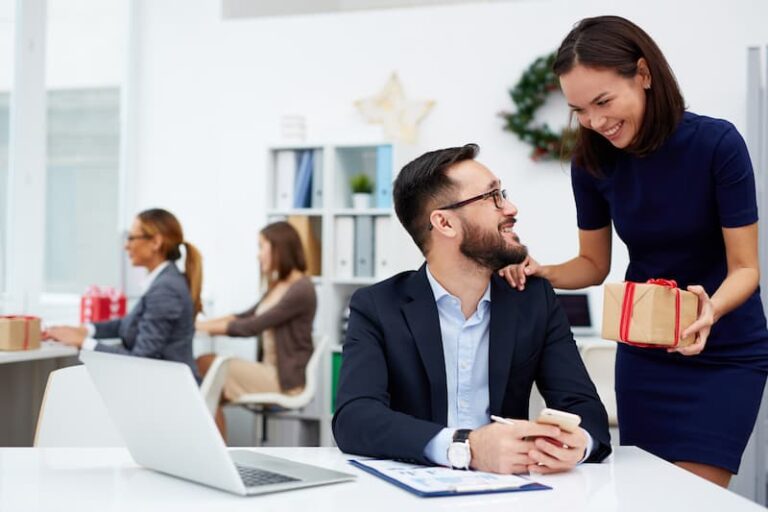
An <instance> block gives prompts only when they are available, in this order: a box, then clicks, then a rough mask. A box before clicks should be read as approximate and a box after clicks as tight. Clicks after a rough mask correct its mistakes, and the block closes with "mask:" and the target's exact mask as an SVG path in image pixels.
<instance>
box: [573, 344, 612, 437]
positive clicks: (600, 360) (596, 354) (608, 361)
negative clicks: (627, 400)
mask: <svg viewBox="0 0 768 512" xmlns="http://www.w3.org/2000/svg"><path fill="white" fill-rule="evenodd" d="M580 352H581V359H582V360H583V361H584V366H586V367H587V372H589V376H590V377H591V378H592V382H594V384H595V387H596V388H597V394H598V396H599V397H600V400H601V401H602V402H603V405H605V410H606V412H607V413H608V426H609V427H618V425H619V422H618V417H617V414H616V391H615V388H614V382H615V377H614V368H615V366H616V343H613V342H610V341H605V342H604V343H596V344H589V345H585V346H583V347H581V350H580Z"/></svg>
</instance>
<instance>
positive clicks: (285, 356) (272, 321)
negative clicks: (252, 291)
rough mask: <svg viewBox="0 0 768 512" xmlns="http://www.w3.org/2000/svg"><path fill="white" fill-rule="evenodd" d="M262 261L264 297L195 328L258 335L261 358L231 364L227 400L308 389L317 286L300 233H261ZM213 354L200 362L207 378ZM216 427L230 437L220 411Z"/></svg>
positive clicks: (275, 227) (279, 228)
mask: <svg viewBox="0 0 768 512" xmlns="http://www.w3.org/2000/svg"><path fill="white" fill-rule="evenodd" d="M259 263H260V265H261V275H262V277H263V278H264V280H265V281H266V288H267V291H266V293H265V294H264V295H263V296H262V298H261V300H260V301H259V302H258V303H256V305H254V306H253V307H252V308H250V309H248V310H247V311H244V312H242V313H239V314H236V315H228V316H224V317H220V318H215V319H212V320H205V321H199V322H197V324H196V327H197V330H199V331H204V332H207V333H209V334H211V335H216V334H224V335H227V336H234V337H251V336H259V338H260V340H259V341H260V344H259V345H260V350H259V354H260V360H259V361H258V362H253V361H246V360H243V359H232V360H230V361H229V364H228V370H227V379H226V383H225V384H224V391H223V395H224V396H223V398H224V399H225V400H229V401H232V400H236V399H237V398H238V397H240V395H244V394H249V393H267V392H273V393H286V394H291V395H292V394H297V393H300V392H301V391H302V390H303V389H304V384H305V382H304V369H305V367H306V366H307V362H308V361H309V358H310V356H311V355H312V350H313V347H312V321H313V320H314V317H315V310H316V309H317V297H316V296H315V287H314V285H313V284H312V281H311V279H310V278H309V277H308V276H306V275H305V274H304V272H305V271H306V269H307V264H306V259H305V257H304V250H303V249H302V246H301V240H300V239H299V234H298V233H297V232H296V230H295V229H294V228H293V226H291V225H290V224H288V223H287V222H275V223H273V224H269V225H268V226H266V227H265V228H264V229H262V230H261V233H260V234H259ZM214 358H215V354H206V355H203V356H200V357H199V358H198V359H197V363H198V367H199V369H200V374H201V375H205V373H206V372H207V371H208V368H209V367H210V365H211V363H212V362H213V359H214ZM216 424H217V425H218V427H219V430H220V431H221V433H222V435H223V436H224V437H225V439H226V426H225V423H224V415H223V414H222V411H221V408H219V410H218V412H217V414H216Z"/></svg>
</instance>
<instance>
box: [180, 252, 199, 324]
mask: <svg viewBox="0 0 768 512" xmlns="http://www.w3.org/2000/svg"><path fill="white" fill-rule="evenodd" d="M182 243H183V244H184V248H185V249H186V251H185V252H186V258H185V259H184V278H185V279H186V280H187V285H188V286H189V294H190V295H191V296H192V303H193V305H194V308H195V316H197V314H198V313H200V312H201V311H202V310H203V303H202V301H201V300H200V292H201V290H202V288H203V257H202V256H201V255H200V251H198V250H197V247H195V246H194V245H192V244H191V243H189V242H182Z"/></svg>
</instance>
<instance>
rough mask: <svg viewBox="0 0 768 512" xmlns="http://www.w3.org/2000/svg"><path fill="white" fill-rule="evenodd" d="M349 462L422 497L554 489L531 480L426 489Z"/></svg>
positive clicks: (368, 466)
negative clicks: (520, 483)
mask: <svg viewBox="0 0 768 512" xmlns="http://www.w3.org/2000/svg"><path fill="white" fill-rule="evenodd" d="M381 460H383V459H372V460H370V461H371V462H374V461H381ZM349 463H350V464H352V465H353V466H355V467H357V468H360V469H362V470H363V471H365V472H367V473H370V474H372V475H375V476H377V477H378V478H381V479H382V480H385V481H387V482H389V483H391V484H394V485H396V486H397V487H400V488H401V489H405V490H406V491H408V492H410V493H413V494H415V495H417V496H420V497H422V498H437V497H442V496H468V495H472V494H495V493H501V492H526V491H545V490H551V489H552V488H551V487H549V486H547V485H544V484H540V483H538V482H533V481H531V482H530V483H527V484H524V485H514V486H506V487H505V486H503V485H476V486H466V487H460V486H458V487H456V486H452V485H446V486H445V488H444V489H436V490H432V491H424V490H422V489H418V488H416V487H413V486H411V485H409V484H408V483H406V482H404V481H403V480H399V479H398V478H396V477H394V476H392V475H390V474H387V473H384V472H382V471H380V470H378V469H376V468H374V467H371V466H370V465H367V464H366V461H360V460H354V459H350V460H349ZM427 467H428V466H425V468H427Z"/></svg>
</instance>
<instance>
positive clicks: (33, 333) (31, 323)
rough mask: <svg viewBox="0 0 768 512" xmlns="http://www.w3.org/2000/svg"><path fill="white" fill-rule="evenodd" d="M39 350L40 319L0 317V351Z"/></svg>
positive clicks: (34, 317) (32, 317)
mask: <svg viewBox="0 0 768 512" xmlns="http://www.w3.org/2000/svg"><path fill="white" fill-rule="evenodd" d="M36 348H40V318H38V317H36V316H0V350H34V349H36Z"/></svg>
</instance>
